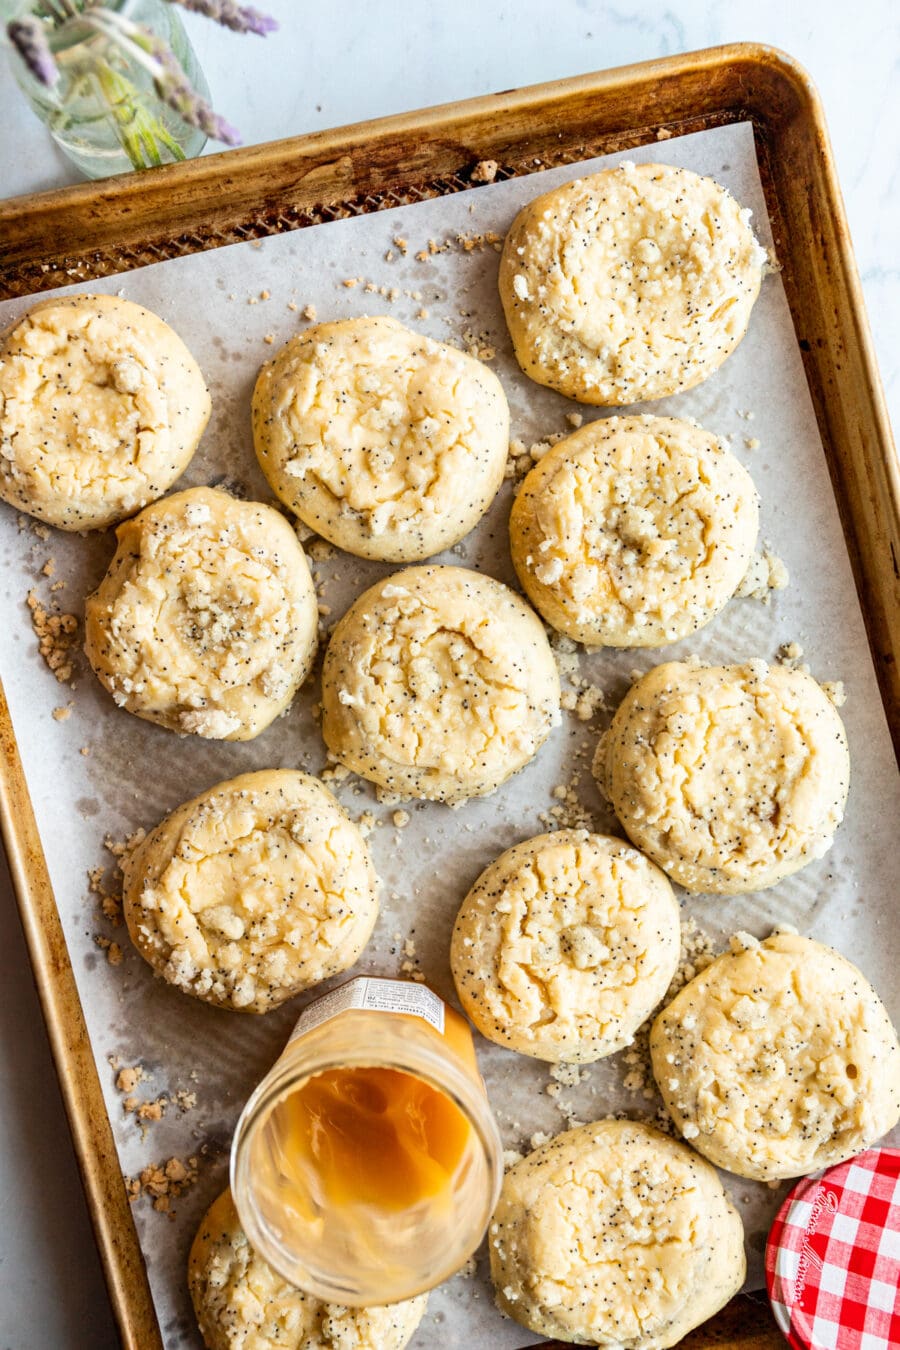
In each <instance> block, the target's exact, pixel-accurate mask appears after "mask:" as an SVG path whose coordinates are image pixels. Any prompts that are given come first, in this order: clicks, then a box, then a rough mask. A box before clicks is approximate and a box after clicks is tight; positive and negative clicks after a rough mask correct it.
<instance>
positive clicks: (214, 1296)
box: [188, 1190, 428, 1350]
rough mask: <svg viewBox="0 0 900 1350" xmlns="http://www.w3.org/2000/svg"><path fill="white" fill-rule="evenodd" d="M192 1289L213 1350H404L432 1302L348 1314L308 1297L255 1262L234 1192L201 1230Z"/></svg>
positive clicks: (422, 1298) (191, 1268)
mask: <svg viewBox="0 0 900 1350" xmlns="http://www.w3.org/2000/svg"><path fill="white" fill-rule="evenodd" d="M188 1287H189V1288H190V1291H191V1299H192V1301H193V1304H194V1312H195V1313H196V1316H197V1322H198V1323H199V1326H200V1332H201V1334H202V1336H203V1340H204V1342H205V1344H206V1347H207V1350H404V1346H406V1345H408V1344H409V1342H410V1340H411V1339H412V1337H413V1335H414V1333H415V1330H416V1327H417V1326H418V1325H419V1323H420V1322H421V1320H422V1318H423V1316H424V1314H425V1308H426V1306H427V1303H428V1295H427V1294H419V1295H418V1296H417V1297H416V1298H409V1299H406V1300H405V1301H404V1302H403V1303H389V1304H386V1305H385V1306H384V1307H380V1308H346V1307H343V1306H340V1305H338V1304H335V1303H323V1302H322V1301H321V1300H320V1299H317V1298H315V1297H314V1296H313V1295H312V1294H306V1293H304V1292H303V1290H302V1289H298V1288H297V1287H296V1285H293V1284H289V1283H288V1282H287V1280H283V1279H282V1278H281V1276H280V1275H278V1274H277V1273H276V1272H275V1271H274V1270H273V1269H272V1267H271V1266H270V1265H269V1264H268V1262H267V1261H264V1260H263V1259H262V1257H261V1256H257V1254H256V1252H255V1251H254V1250H253V1248H252V1247H251V1246H250V1243H249V1242H248V1241H247V1235H246V1233H245V1232H244V1230H243V1228H242V1226H241V1221H240V1219H239V1217H238V1213H237V1210H236V1209H235V1206H234V1200H233V1199H232V1196H231V1191H230V1190H227V1191H224V1192H223V1193H222V1194H221V1195H220V1196H219V1198H218V1200H216V1201H214V1203H213V1204H212V1205H210V1207H209V1209H208V1210H207V1211H206V1214H205V1215H204V1216H203V1220H202V1222H201V1224H200V1227H199V1228H198V1229H197V1235H196V1237H195V1238H194V1242H193V1246H192V1247H191V1252H190V1257H189V1258H188Z"/></svg>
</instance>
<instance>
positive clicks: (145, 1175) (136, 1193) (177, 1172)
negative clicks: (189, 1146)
mask: <svg viewBox="0 0 900 1350" xmlns="http://www.w3.org/2000/svg"><path fill="white" fill-rule="evenodd" d="M200 1152H201V1153H202V1152H203V1150H202V1149H201V1150H200ZM199 1173H200V1156H199V1154H193V1155H191V1157H189V1158H185V1159H182V1158H168V1159H167V1160H166V1161H164V1162H158V1163H148V1164H147V1166H146V1167H144V1168H142V1169H141V1171H140V1172H139V1173H138V1174H137V1176H133V1177H129V1176H126V1177H124V1178H123V1179H124V1182H125V1192H126V1194H127V1196H128V1200H129V1203H131V1204H134V1203H135V1201H137V1200H138V1199H139V1198H140V1197H141V1196H146V1197H147V1199H149V1200H150V1202H151V1204H152V1206H153V1208H154V1209H155V1210H156V1211H157V1213H159V1214H168V1215H169V1217H170V1218H174V1217H175V1211H174V1210H173V1209H172V1201H173V1200H177V1199H178V1197H179V1196H181V1195H183V1194H184V1193H185V1191H187V1190H189V1189H190V1187H191V1186H193V1184H194V1182H195V1181H196V1180H197V1177H198V1176H199Z"/></svg>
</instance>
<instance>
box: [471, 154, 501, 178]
mask: <svg viewBox="0 0 900 1350" xmlns="http://www.w3.org/2000/svg"><path fill="white" fill-rule="evenodd" d="M499 169H500V165H499V164H498V163H497V161H496V160H495V159H480V160H479V161H478V163H477V164H476V165H475V167H474V169H473V170H472V172H471V173H470V174H469V182H470V183H493V181H494V179H495V178H496V177H497V173H498V171H499Z"/></svg>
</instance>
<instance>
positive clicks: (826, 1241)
mask: <svg viewBox="0 0 900 1350" xmlns="http://www.w3.org/2000/svg"><path fill="white" fill-rule="evenodd" d="M766 1287H767V1289H768V1292H769V1300H770V1302H771V1304H772V1311H773V1313H774V1314H775V1320H776V1322H777V1323H778V1326H779V1328H780V1329H781V1331H782V1332H783V1333H784V1335H785V1336H786V1337H787V1339H788V1341H789V1342H790V1344H791V1345H792V1346H793V1347H794V1350H896V1347H897V1346H900V1149H896V1148H871V1149H868V1150H867V1151H866V1152H865V1153H860V1154H859V1156H858V1157H856V1158H851V1159H850V1160H849V1162H845V1163H841V1164H839V1166H837V1167H831V1168H829V1169H828V1170H827V1171H825V1172H819V1173H817V1174H815V1175H814V1176H811V1177H804V1178H803V1179H802V1180H801V1181H799V1182H798V1183H797V1185H796V1186H794V1188H793V1189H792V1190H791V1191H790V1192H789V1193H788V1196H787V1198H786V1200H785V1201H784V1203H783V1205H782V1206H781V1209H780V1210H779V1211H778V1214H777V1216H776V1218H775V1222H774V1223H773V1225H772V1229H771V1232H770V1233H769V1239H768V1242H767V1244H766Z"/></svg>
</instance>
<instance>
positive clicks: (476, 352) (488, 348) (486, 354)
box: [462, 328, 497, 361]
mask: <svg viewBox="0 0 900 1350" xmlns="http://www.w3.org/2000/svg"><path fill="white" fill-rule="evenodd" d="M462 340H463V346H464V349H465V351H466V354H467V355H468V356H474V357H475V359H476V361H493V360H494V357H495V356H496V355H497V348H496V347H495V346H494V344H493V342H491V335H490V333H488V332H483V333H476V332H474V331H473V330H472V329H471V328H467V329H466V331H465V332H464V333H463V339H462Z"/></svg>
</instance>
